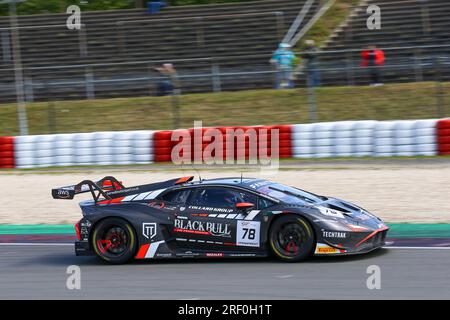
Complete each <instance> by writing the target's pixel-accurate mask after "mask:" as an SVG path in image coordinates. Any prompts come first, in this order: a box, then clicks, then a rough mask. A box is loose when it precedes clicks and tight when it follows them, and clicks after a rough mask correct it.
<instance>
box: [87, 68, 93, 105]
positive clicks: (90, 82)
mask: <svg viewBox="0 0 450 320" xmlns="http://www.w3.org/2000/svg"><path fill="white" fill-rule="evenodd" d="M85 79H86V98H87V99H95V86H94V73H93V71H92V67H89V66H87V67H86V68H85Z"/></svg>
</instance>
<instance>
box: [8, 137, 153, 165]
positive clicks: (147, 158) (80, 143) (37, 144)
mask: <svg viewBox="0 0 450 320" xmlns="http://www.w3.org/2000/svg"><path fill="white" fill-rule="evenodd" d="M152 145H153V131H118V132H113V131H111V132H92V133H74V134H54V135H36V136H19V137H16V138H15V139H14V148H15V165H16V167H17V168H36V167H51V166H75V165H77V166H78V165H119V164H120V165H127V164H146V163H152V162H153V146H152Z"/></svg>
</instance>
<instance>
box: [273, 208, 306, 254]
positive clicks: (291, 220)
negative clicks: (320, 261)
mask: <svg viewBox="0 0 450 320" xmlns="http://www.w3.org/2000/svg"><path fill="white" fill-rule="evenodd" d="M269 241H270V246H271V248H272V251H273V253H274V254H275V256H276V257H277V258H279V259H281V260H284V261H289V262H297V261H301V260H304V259H306V258H308V257H309V256H310V255H311V253H312V251H313V249H314V245H315V237H314V232H313V230H312V228H311V226H310V224H309V223H308V222H307V221H306V220H305V219H303V218H302V217H300V216H295V215H289V216H284V217H280V218H278V219H276V220H275V221H274V222H273V224H272V226H271V228H270V234H269Z"/></svg>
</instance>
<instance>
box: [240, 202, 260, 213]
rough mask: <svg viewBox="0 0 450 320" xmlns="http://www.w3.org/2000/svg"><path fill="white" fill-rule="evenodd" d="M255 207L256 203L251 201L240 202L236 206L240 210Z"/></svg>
mask: <svg viewBox="0 0 450 320" xmlns="http://www.w3.org/2000/svg"><path fill="white" fill-rule="evenodd" d="M254 207H255V204H254V203H250V202H239V203H236V208H237V209H239V210H243V211H247V210H250V209H253V208H254Z"/></svg>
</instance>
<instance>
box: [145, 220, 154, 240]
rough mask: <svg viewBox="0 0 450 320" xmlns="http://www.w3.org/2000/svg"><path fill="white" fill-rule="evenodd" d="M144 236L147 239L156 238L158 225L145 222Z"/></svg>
mask: <svg viewBox="0 0 450 320" xmlns="http://www.w3.org/2000/svg"><path fill="white" fill-rule="evenodd" d="M142 235H143V236H144V237H146V238H147V239H152V238H154V237H155V236H156V223H155V222H144V223H142Z"/></svg>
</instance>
